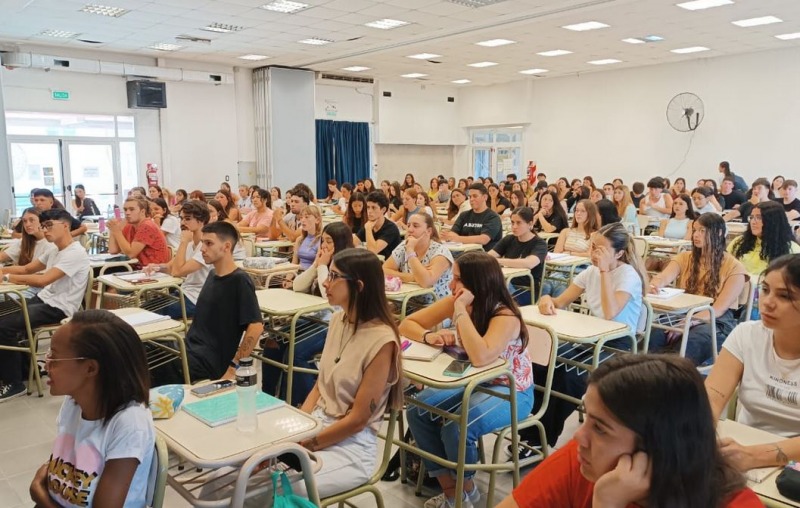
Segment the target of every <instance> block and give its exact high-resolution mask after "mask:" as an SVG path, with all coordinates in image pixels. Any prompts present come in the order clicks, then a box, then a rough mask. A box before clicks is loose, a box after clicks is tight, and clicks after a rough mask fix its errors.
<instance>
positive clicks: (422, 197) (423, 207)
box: [406, 194, 434, 225]
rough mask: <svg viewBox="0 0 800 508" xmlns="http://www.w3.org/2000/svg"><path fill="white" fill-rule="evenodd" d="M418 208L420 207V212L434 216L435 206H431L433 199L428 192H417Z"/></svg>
mask: <svg viewBox="0 0 800 508" xmlns="http://www.w3.org/2000/svg"><path fill="white" fill-rule="evenodd" d="M417 208H419V211H420V212H423V213H426V214H428V215H430V216H431V217H434V213H433V208H431V200H430V199H429V198H428V195H427V194H417ZM406 225H408V224H406Z"/></svg>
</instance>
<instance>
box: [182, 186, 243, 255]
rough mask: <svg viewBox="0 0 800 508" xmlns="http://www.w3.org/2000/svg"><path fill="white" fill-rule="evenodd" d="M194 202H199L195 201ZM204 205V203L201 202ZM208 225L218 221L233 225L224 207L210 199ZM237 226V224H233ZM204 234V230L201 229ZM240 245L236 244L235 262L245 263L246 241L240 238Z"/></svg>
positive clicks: (234, 251)
mask: <svg viewBox="0 0 800 508" xmlns="http://www.w3.org/2000/svg"><path fill="white" fill-rule="evenodd" d="M192 201H197V200H196V199H193V200H192ZM200 203H202V201H200ZM207 205H208V223H209V224H213V223H215V222H218V221H222V222H227V223H228V224H233V223H232V222H231V221H229V220H228V217H227V216H226V215H225V210H223V208H222V205H221V204H219V202H218V201H217V200H216V199H209V200H208V203H207ZM233 225H234V226H236V224H233ZM201 233H202V229H201ZM239 238H240V240H239V243H237V244H236V247H234V248H233V260H234V261H244V260H245V258H246V257H247V251H245V249H244V240H242V239H241V236H240V237H239Z"/></svg>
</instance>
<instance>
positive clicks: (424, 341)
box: [422, 330, 433, 344]
mask: <svg viewBox="0 0 800 508" xmlns="http://www.w3.org/2000/svg"><path fill="white" fill-rule="evenodd" d="M429 333H433V330H428V331H427V332H425V333H423V334H422V343H423V344H427V343H428V334H429Z"/></svg>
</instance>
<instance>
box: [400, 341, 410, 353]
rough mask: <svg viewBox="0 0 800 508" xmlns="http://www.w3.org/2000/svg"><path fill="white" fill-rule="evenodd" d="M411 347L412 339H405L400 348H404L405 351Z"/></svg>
mask: <svg viewBox="0 0 800 508" xmlns="http://www.w3.org/2000/svg"><path fill="white" fill-rule="evenodd" d="M410 347H411V341H410V340H404V341H403V343H402V344H401V345H400V349H401V350H403V351H405V350H406V349H408V348H410Z"/></svg>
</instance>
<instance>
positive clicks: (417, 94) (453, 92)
mask: <svg viewBox="0 0 800 508" xmlns="http://www.w3.org/2000/svg"><path fill="white" fill-rule="evenodd" d="M384 91H389V92H391V93H392V96H391V97H384V96H383V92H384ZM458 96H459V90H458V89H456V88H451V87H438V86H433V85H420V84H415V83H394V82H381V83H379V86H378V128H377V133H376V139H375V142H376V143H381V144H396V145H450V146H452V145H458V144H464V143H466V136H465V134H464V131H463V129H461V128H460V125H459V97H458ZM448 97H454V98H455V99H456V102H447V98H448Z"/></svg>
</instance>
